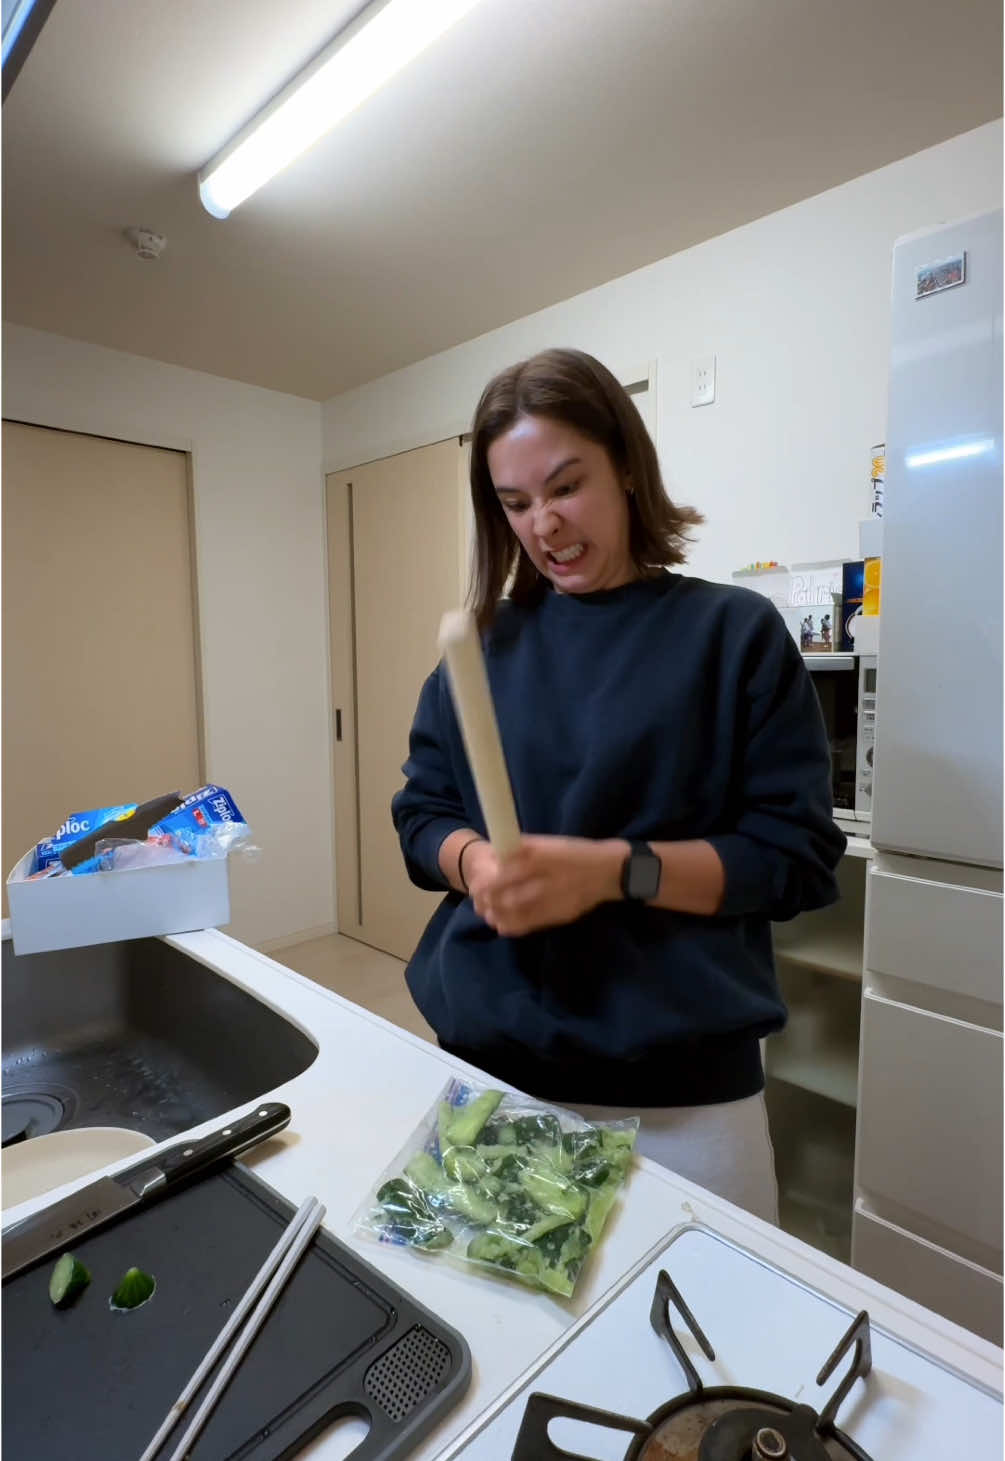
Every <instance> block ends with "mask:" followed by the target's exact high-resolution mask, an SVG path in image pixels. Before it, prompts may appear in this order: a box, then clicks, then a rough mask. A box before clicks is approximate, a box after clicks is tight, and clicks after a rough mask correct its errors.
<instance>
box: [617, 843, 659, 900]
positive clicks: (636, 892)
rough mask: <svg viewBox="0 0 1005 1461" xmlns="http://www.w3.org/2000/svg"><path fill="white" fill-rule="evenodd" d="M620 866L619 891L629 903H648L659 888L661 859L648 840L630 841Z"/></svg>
mask: <svg viewBox="0 0 1005 1461" xmlns="http://www.w3.org/2000/svg"><path fill="white" fill-rule="evenodd" d="M631 849H632V850H631V852H629V854H628V856H627V857H626V858H625V861H624V864H623V866H622V868H621V891H622V893H624V895H625V897H626V898H627V899H628V900H629V902H631V903H648V902H649V901H650V899H652V898H655V897H656V894H657V893H658V892H659V890H660V876H661V875H662V872H663V863H662V860H661V859H660V858H659V857H658V856H657V855H656V853H655V852H654V851H653V850H652V848H651V847H650V846H649V843H648V842H633V843H631Z"/></svg>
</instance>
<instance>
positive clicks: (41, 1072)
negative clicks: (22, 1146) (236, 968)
mask: <svg viewBox="0 0 1005 1461" xmlns="http://www.w3.org/2000/svg"><path fill="white" fill-rule="evenodd" d="M2 1004H3V1055H2V1075H3V1087H2V1091H3V1100H2V1108H3V1144H4V1146H5V1147H6V1146H8V1145H10V1144H11V1143H13V1142H20V1141H25V1140H30V1139H31V1138H32V1137H35V1136H42V1135H45V1134H47V1133H48V1132H52V1131H66V1130H70V1129H72V1128H74V1127H78V1128H79V1127H85V1126H119V1127H123V1126H124V1127H130V1128H132V1129H133V1130H135V1131H140V1132H143V1133H144V1134H145V1135H147V1136H149V1137H150V1138H152V1140H154V1141H155V1142H158V1141H163V1140H165V1139H166V1138H168V1137H171V1136H175V1135H177V1134H178V1133H179V1132H183V1131H187V1130H189V1128H191V1127H193V1126H197V1125H199V1124H200V1123H201V1122H203V1121H207V1120H209V1119H211V1118H212V1117H214V1116H218V1115H222V1114H223V1113H224V1112H226V1111H229V1110H231V1109H232V1108H233V1107H235V1106H240V1105H242V1104H243V1103H245V1102H248V1101H254V1100H256V1099H257V1098H258V1097H260V1096H263V1095H265V1093H266V1092H268V1091H271V1090H273V1089H275V1087H276V1086H279V1085H281V1084H283V1082H285V1081H288V1080H292V1079H293V1077H294V1076H297V1075H300V1073H301V1072H302V1071H304V1070H306V1069H307V1067H308V1066H309V1065H311V1064H312V1062H313V1061H314V1060H315V1058H316V1056H317V1053H318V1047H317V1045H316V1044H315V1043H314V1041H313V1040H311V1039H310V1038H309V1037H308V1036H307V1035H305V1034H304V1033H303V1032H302V1031H301V1030H299V1029H297V1027H296V1026H295V1025H292V1024H291V1023H290V1021H289V1020H287V1019H285V1018H284V1017H283V1016H282V1015H280V1014H277V1013H276V1012H275V1011H274V1010H271V1009H269V1007H268V1006H267V1005H265V1004H263V1003H262V1002H261V1000H258V999H256V998H255V997H254V996H253V995H251V994H248V993H247V992H246V991H245V990H243V989H240V988H238V986H237V985H235V984H232V983H231V982H230V981H229V980H228V979H224V978H223V976H222V975H220V974H217V973H216V972H215V971H214V970H212V969H209V968H207V967H206V965H204V964H200V963H199V962H198V961H197V960H195V959H192V958H190V957H189V956H188V955H187V954H184V953H182V952H181V950H180V949H176V948H173V947H172V946H171V945H170V944H167V943H165V942H163V941H162V940H161V939H155V938H151V939H136V940H131V941H124V942H121V943H110V944H96V945H92V946H90V947H87V948H76V949H60V950H57V951H55V952H52V953H43V954H22V955H17V954H15V953H14V950H13V947H12V945H11V941H10V940H9V939H4V941H3V965H2Z"/></svg>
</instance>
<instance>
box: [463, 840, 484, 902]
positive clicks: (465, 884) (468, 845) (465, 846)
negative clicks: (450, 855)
mask: <svg viewBox="0 0 1005 1461" xmlns="http://www.w3.org/2000/svg"><path fill="white" fill-rule="evenodd" d="M484 841H485V838H484V837H481V836H479V835H478V833H477V832H475V833H473V834H472V836H470V837H469V838H468V840H467V841H466V842H464V843H462V844H461V848H460V851H459V852H458V854H457V876H458V878H459V879H460V884H461V888H462V889H463V891H464V892H465V893H467V892H468V880H467V878H466V877H465V876H464V854H465V853H466V852H467V851H468V849H469V848H471V847H474V846H475V845H476V844H477V843H479V842H484Z"/></svg>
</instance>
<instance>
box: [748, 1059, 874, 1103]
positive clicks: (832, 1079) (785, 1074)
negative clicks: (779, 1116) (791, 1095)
mask: <svg viewBox="0 0 1005 1461" xmlns="http://www.w3.org/2000/svg"><path fill="white" fill-rule="evenodd" d="M768 1075H769V1076H773V1077H774V1079H775V1080H779V1081H787V1082H788V1084H789V1085H793V1086H801V1087H802V1088H803V1090H804V1091H815V1092H816V1094H817V1095H818V1096H827V1097H828V1098H829V1099H830V1100H831V1101H839V1102H840V1103H841V1105H842V1106H851V1107H852V1108H853V1109H854V1107H855V1104H856V1102H857V1100H858V1046H857V1044H855V1045H849V1046H848V1047H846V1048H845V1049H843V1050H842V1049H835V1050H829V1051H827V1052H826V1054H823V1055H817V1056H810V1055H803V1056H798V1055H794V1056H786V1055H785V1054H784V1053H782V1054H780V1055H776V1056H775V1057H774V1058H773V1059H772V1060H771V1061H770V1064H769V1066H768Z"/></svg>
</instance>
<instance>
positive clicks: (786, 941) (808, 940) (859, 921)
mask: <svg viewBox="0 0 1005 1461" xmlns="http://www.w3.org/2000/svg"><path fill="white" fill-rule="evenodd" d="M864 873H865V863H864V862H863V861H862V860H861V859H856V860H855V861H854V862H850V861H849V858H848V857H847V856H846V857H845V858H844V859H843V861H842V863H841V867H840V869H839V872H838V881H839V882H840V885H841V901H840V902H839V903H835V904H833V905H832V906H831V907H830V908H821V909H818V910H817V911H816V912H814V913H803V914H801V915H800V917H799V918H795V919H793V920H792V922H791V923H780V924H776V925H775V928H774V943H775V956H776V958H777V959H778V960H784V961H785V962H786V963H789V964H796V965H798V966H799V967H801V968H803V969H819V970H820V971H821V972H822V973H825V974H834V975H836V976H837V977H838V978H840V979H854V980H856V981H858V983H861V982H862V962H863V957H864V954H863V945H864V939H865V876H864Z"/></svg>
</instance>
